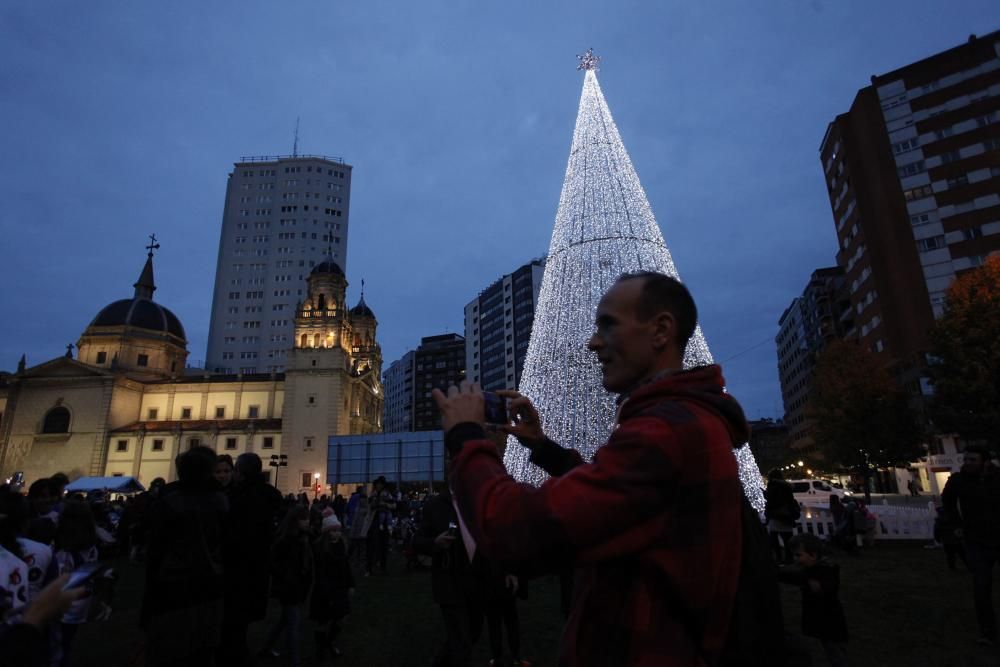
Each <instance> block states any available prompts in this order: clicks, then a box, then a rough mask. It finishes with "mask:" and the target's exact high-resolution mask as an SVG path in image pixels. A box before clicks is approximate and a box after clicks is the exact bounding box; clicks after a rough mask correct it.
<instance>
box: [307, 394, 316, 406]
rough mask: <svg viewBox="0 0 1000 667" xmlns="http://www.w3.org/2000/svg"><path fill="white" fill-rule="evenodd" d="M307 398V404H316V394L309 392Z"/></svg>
mask: <svg viewBox="0 0 1000 667" xmlns="http://www.w3.org/2000/svg"><path fill="white" fill-rule="evenodd" d="M307 400H308V402H309V405H316V394H309V398H308V399H307Z"/></svg>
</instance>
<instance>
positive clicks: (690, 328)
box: [617, 271, 698, 350]
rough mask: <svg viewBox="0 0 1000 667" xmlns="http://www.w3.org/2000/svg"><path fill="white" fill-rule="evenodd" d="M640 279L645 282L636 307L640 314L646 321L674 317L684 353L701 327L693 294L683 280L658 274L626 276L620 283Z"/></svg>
mask: <svg viewBox="0 0 1000 667" xmlns="http://www.w3.org/2000/svg"><path fill="white" fill-rule="evenodd" d="M638 279H641V280H642V281H643V283H642V290H641V291H640V292H639V302H638V303H637V304H636V307H635V312H636V315H637V316H638V317H639V319H640V320H643V321H646V320H648V319H650V318H652V317H654V316H656V315H658V314H660V313H662V312H663V311H667V312H668V313H670V314H671V315H673V316H674V319H675V320H677V344H678V345H679V346H680V348H681V349H682V350H683V349H684V347H686V346H687V342H688V341H689V340H690V339H691V336H692V335H694V329H695V327H696V326H697V325H698V307H697V306H695V305H694V299H692V298H691V293H690V292H689V291H688V289H687V287H685V286H684V284H683V283H682V282H681V281H679V280H677V279H676V278H671V277H670V276H668V275H664V274H662V273H658V272H656V271H635V272H633V273H623V274H622V275H621V276H620V277H619V278H618V280H617V282H622V281H624V280H638Z"/></svg>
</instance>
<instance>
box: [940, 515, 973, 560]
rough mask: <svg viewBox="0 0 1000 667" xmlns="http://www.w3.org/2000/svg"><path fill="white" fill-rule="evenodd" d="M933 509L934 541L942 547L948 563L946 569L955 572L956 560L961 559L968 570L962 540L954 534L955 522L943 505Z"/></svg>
mask: <svg viewBox="0 0 1000 667" xmlns="http://www.w3.org/2000/svg"><path fill="white" fill-rule="evenodd" d="M934 511H935V512H936V516H935V517H934V541H935V542H937V543H938V544H940V545H941V546H942V547H943V548H944V557H945V561H946V562H947V563H948V569H949V570H951V571H952V572H957V571H958V567H957V562H956V561H958V560H961V561H962V564H963V565H965V569H966V570H968V569H969V561H968V560H966V558H965V547H964V546H963V545H962V540H960V539H959V538H958V536H957V535H955V528H956V525H955V522H954V521H953V520H952V519H951V517H949V516H948V513H947V512H945V511H944V507H935V508H934Z"/></svg>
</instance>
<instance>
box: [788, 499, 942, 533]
mask: <svg viewBox="0 0 1000 667" xmlns="http://www.w3.org/2000/svg"><path fill="white" fill-rule="evenodd" d="M868 511H869V512H871V513H872V514H874V515H875V535H874V537H875V539H879V538H882V539H888V540H928V541H930V540H933V539H934V516H935V512H934V503H927V507H911V506H905V505H890V504H889V503H888V502H887V501H886V499H885V498H883V499H882V503H881V504H872V505H869V506H868ZM796 532H798V533H812V534H813V535H816V536H818V537H822V538H824V539H829V537H830V536H832V535H833V532H834V530H833V517H832V515H831V514H830V510H829V508H827V507H817V506H812V505H807V504H803V507H802V516H800V517H799V521H798V525H797V526H796Z"/></svg>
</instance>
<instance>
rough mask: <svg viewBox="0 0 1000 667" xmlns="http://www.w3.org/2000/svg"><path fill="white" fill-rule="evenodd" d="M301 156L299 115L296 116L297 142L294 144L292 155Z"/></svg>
mask: <svg viewBox="0 0 1000 667" xmlns="http://www.w3.org/2000/svg"><path fill="white" fill-rule="evenodd" d="M298 156H299V117H298V116H296V117H295V143H293V144H292V157H298Z"/></svg>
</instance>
